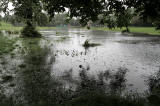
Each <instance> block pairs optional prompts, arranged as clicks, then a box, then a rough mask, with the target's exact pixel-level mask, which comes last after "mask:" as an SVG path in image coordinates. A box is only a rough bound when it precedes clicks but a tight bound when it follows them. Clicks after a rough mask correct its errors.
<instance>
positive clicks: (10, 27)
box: [0, 22, 22, 31]
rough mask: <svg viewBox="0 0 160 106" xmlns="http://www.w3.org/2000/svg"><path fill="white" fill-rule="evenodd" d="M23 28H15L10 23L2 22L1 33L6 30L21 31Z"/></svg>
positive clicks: (0, 23)
mask: <svg viewBox="0 0 160 106" xmlns="http://www.w3.org/2000/svg"><path fill="white" fill-rule="evenodd" d="M21 29H22V27H15V26H13V25H11V24H9V23H6V22H0V31H1V30H6V31H20V30H21Z"/></svg>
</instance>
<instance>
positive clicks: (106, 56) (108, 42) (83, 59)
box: [42, 29, 160, 92]
mask: <svg viewBox="0 0 160 106" xmlns="http://www.w3.org/2000/svg"><path fill="white" fill-rule="evenodd" d="M42 33H43V35H44V36H45V37H47V38H48V39H49V40H50V41H51V42H52V43H53V46H52V47H51V49H52V50H53V51H54V54H55V63H54V65H53V70H52V72H51V74H53V75H56V76H63V75H64V74H65V73H66V72H67V71H69V70H72V73H70V74H71V76H72V77H73V79H77V78H78V76H79V70H80V68H79V66H80V65H82V67H83V68H85V69H87V68H89V70H88V71H87V73H88V75H89V76H91V77H93V76H95V77H96V76H97V75H98V74H100V73H104V72H105V71H107V70H110V71H112V72H113V73H116V71H117V70H118V69H119V68H123V69H126V70H127V72H126V75H125V79H126V82H125V83H126V90H137V91H138V92H143V91H145V90H147V88H148V87H147V85H146V83H145V80H147V77H148V76H149V75H151V74H153V73H155V72H156V71H158V70H159V65H160V49H159V48H160V39H159V37H153V36H152V37H146V36H130V35H125V34H121V33H116V32H104V31H92V30H85V29H69V30H61V31H60V34H59V36H57V35H56V32H55V31H52V30H51V31H42ZM61 35H63V36H67V37H68V38H67V39H65V40H63V41H60V42H58V43H57V42H54V41H53V40H52V39H56V38H59V37H61ZM87 39H89V40H90V42H94V43H98V44H100V46H96V47H89V48H84V47H83V46H82V45H83V43H84V42H85V40H87Z"/></svg>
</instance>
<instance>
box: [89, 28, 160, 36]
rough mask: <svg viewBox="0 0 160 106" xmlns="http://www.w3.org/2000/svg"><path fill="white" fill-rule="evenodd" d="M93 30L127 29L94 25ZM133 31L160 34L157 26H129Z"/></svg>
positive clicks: (117, 30) (116, 30)
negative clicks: (156, 28)
mask: <svg viewBox="0 0 160 106" xmlns="http://www.w3.org/2000/svg"><path fill="white" fill-rule="evenodd" d="M92 29H93V30H103V31H114V32H121V31H123V30H125V28H122V29H120V28H115V29H109V28H107V27H100V28H99V27H94V28H92ZM129 29H130V32H131V33H142V34H150V35H160V30H155V27H129Z"/></svg>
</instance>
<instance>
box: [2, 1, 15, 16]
mask: <svg viewBox="0 0 160 106" xmlns="http://www.w3.org/2000/svg"><path fill="white" fill-rule="evenodd" d="M8 8H9V10H12V9H13V8H14V7H13V6H12V3H8ZM11 14H12V13H11ZM0 15H1V16H4V13H3V12H1V13H0Z"/></svg>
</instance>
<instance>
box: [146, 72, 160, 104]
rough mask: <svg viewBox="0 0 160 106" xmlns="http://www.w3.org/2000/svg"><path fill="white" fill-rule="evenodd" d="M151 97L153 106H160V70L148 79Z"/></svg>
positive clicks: (150, 100) (150, 101) (149, 98)
mask: <svg viewBox="0 0 160 106" xmlns="http://www.w3.org/2000/svg"><path fill="white" fill-rule="evenodd" d="M148 86H149V96H148V100H149V103H150V105H151V106H159V105H160V70H159V71H158V72H157V73H156V74H155V75H151V76H150V77H149V78H148Z"/></svg>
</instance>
